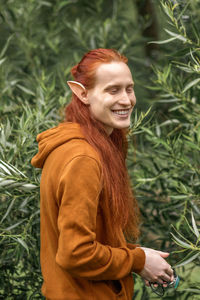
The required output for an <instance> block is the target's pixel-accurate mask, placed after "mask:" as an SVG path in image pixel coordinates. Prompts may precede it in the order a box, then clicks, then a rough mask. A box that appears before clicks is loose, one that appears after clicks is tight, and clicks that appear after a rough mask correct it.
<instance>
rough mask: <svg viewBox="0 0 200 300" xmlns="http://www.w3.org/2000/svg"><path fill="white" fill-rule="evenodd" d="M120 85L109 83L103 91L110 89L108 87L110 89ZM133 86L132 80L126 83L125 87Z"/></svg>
mask: <svg viewBox="0 0 200 300" xmlns="http://www.w3.org/2000/svg"><path fill="white" fill-rule="evenodd" d="M121 86H122V85H120V84H110V85H107V86H106V87H105V89H104V90H105V91H107V90H110V89H112V88H120V87H121ZM133 86H134V82H132V83H129V84H128V85H127V87H133Z"/></svg>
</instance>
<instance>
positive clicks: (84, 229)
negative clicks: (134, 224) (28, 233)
mask: <svg viewBox="0 0 200 300" xmlns="http://www.w3.org/2000/svg"><path fill="white" fill-rule="evenodd" d="M37 141H38V143H39V152H38V153H37V154H36V155H35V156H34V157H33V159H32V161H31V163H32V165H33V166H34V167H37V168H42V176H41V184H40V196H41V207H40V208H41V255H40V258H41V268H42V275H43V279H44V282H43V286H42V293H43V295H44V296H45V297H46V298H47V299H50V300H114V299H121V300H131V299H132V296H133V279H132V275H131V272H136V273H137V272H140V271H141V270H142V269H143V267H144V263H145V254H144V251H143V250H142V249H140V248H135V247H136V246H134V245H131V244H127V243H126V241H125V238H124V236H123V233H122V232H119V237H118V240H117V241H116V245H117V246H115V247H113V245H111V244H109V232H111V230H112V228H109V226H110V225H109V223H108V222H107V220H108V216H109V214H108V209H105V206H104V203H105V197H106V193H105V191H104V188H103V184H102V168H101V162H100V159H99V156H98V154H97V152H96V151H95V150H94V149H93V148H92V146H91V145H89V144H88V142H87V141H86V140H85V139H84V136H83V134H82V133H81V129H80V126H79V125H78V124H76V123H62V124H60V125H59V126H57V127H54V128H52V129H49V130H47V131H45V132H43V133H41V134H39V135H38V136H37Z"/></svg>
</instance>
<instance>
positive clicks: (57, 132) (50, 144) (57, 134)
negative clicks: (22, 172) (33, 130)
mask: <svg viewBox="0 0 200 300" xmlns="http://www.w3.org/2000/svg"><path fill="white" fill-rule="evenodd" d="M71 139H84V136H83V134H82V132H81V128H80V125H79V124H77V123H70V122H65V123H60V124H59V125H58V126H56V127H53V128H51V129H48V130H46V131H44V132H42V133H40V134H38V135H37V139H36V140H37V142H38V153H37V154H36V155H35V156H34V157H33V158H32V160H31V164H32V165H33V166H34V167H36V168H42V167H43V165H44V162H45V160H46V159H47V157H48V155H49V154H50V153H51V152H52V151H53V150H54V149H55V148H57V147H59V146H61V145H62V144H65V143H67V142H68V141H70V140H71Z"/></svg>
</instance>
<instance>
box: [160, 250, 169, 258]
mask: <svg viewBox="0 0 200 300" xmlns="http://www.w3.org/2000/svg"><path fill="white" fill-rule="evenodd" d="M157 252H158V254H160V256H161V257H164V258H166V257H168V256H169V253H168V252H162V251H157Z"/></svg>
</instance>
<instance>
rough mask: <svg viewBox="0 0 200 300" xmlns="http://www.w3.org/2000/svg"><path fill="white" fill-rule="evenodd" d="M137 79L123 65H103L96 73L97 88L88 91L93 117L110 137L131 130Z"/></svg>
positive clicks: (117, 63)
mask: <svg viewBox="0 0 200 300" xmlns="http://www.w3.org/2000/svg"><path fill="white" fill-rule="evenodd" d="M133 85H134V83H133V78H132V75H131V72H130V70H129V68H128V66H127V65H126V64H125V63H123V62H112V63H106V64H101V65H100V66H99V67H98V68H97V70H96V82H95V86H94V88H92V89H90V90H88V91H87V100H88V103H89V109H90V112H91V114H92V115H93V116H94V117H95V119H96V120H98V121H100V122H102V123H103V124H104V126H105V129H106V132H107V133H108V134H109V135H110V134H111V133H112V131H113V129H114V128H118V129H123V128H128V127H129V126H130V117H131V113H132V110H133V107H134V105H135V103H136V98H135V93H134V89H133Z"/></svg>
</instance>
